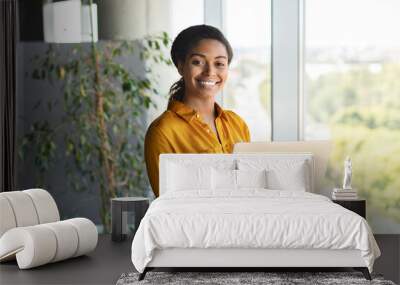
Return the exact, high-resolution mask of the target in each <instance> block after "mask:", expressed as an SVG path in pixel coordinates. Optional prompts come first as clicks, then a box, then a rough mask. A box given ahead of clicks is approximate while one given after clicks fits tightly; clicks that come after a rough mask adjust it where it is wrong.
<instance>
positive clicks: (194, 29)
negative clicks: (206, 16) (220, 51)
mask: <svg viewBox="0 0 400 285" xmlns="http://www.w3.org/2000/svg"><path fill="white" fill-rule="evenodd" d="M205 39H211V40H217V41H219V42H220V43H222V44H223V45H224V46H225V48H226V52H227V53H228V64H229V63H231V60H232V57H233V52H232V47H231V45H230V44H229V42H228V40H227V39H226V38H225V36H224V35H223V34H222V33H221V31H220V30H218V29H217V28H215V27H212V26H208V25H197V26H191V27H189V28H186V29H185V30H183V31H182V32H180V33H179V34H178V36H177V37H176V38H175V40H174V42H173V43H172V47H171V58H172V62H173V63H174V64H175V66H176V67H178V63H179V62H185V60H186V56H187V55H188V53H189V52H190V50H191V49H192V48H194V47H195V46H196V45H197V44H198V43H199V42H200V41H201V40H205ZM169 95H170V97H169V102H171V101H173V100H177V101H182V100H183V97H184V96H185V81H184V80H183V77H181V79H179V80H178V81H177V82H175V83H174V84H172V86H171V88H170V90H169Z"/></svg>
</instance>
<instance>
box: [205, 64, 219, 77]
mask: <svg viewBox="0 0 400 285" xmlns="http://www.w3.org/2000/svg"><path fill="white" fill-rule="evenodd" d="M203 73H205V74H207V75H214V74H215V73H216V70H215V68H214V67H213V65H212V64H209V63H206V64H205V65H204V70H203Z"/></svg>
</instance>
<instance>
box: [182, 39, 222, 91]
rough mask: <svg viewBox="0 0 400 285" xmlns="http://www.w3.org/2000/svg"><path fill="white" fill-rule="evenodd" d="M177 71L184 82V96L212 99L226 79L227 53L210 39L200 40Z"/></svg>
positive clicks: (218, 43) (215, 41) (219, 44)
mask: <svg viewBox="0 0 400 285" xmlns="http://www.w3.org/2000/svg"><path fill="white" fill-rule="evenodd" d="M178 71H179V73H180V75H182V76H183V79H184V81H185V95H186V96H202V97H204V98H207V97H214V96H215V95H216V94H217V93H218V92H219V91H220V90H222V88H223V86H224V84H225V81H226V80H227V78H228V53H227V51H226V48H225V46H224V45H223V44H222V43H221V42H219V41H217V40H212V39H205V40H201V41H200V42H199V43H198V44H197V45H196V46H195V47H194V48H193V49H192V50H191V51H190V52H189V54H188V55H187V57H186V60H185V62H184V63H181V62H180V63H179V64H178Z"/></svg>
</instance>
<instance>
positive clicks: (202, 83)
mask: <svg viewBox="0 0 400 285" xmlns="http://www.w3.org/2000/svg"><path fill="white" fill-rule="evenodd" d="M199 83H200V84H201V85H205V86H214V85H215V84H216V82H215V81H202V80H199Z"/></svg>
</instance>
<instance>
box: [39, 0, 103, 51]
mask: <svg viewBox="0 0 400 285" xmlns="http://www.w3.org/2000/svg"><path fill="white" fill-rule="evenodd" d="M92 14H93V26H92V30H93V34H94V41H97V38H98V36H97V5H96V4H93V5H92ZM90 23H91V21H90V9H89V6H88V5H83V6H82V5H81V2H80V1H75V0H69V1H61V2H54V3H46V4H44V5H43V31H44V41H45V42H48V43H79V42H90V41H91V29H90Z"/></svg>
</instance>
